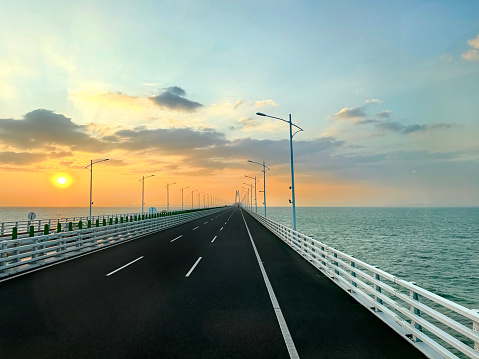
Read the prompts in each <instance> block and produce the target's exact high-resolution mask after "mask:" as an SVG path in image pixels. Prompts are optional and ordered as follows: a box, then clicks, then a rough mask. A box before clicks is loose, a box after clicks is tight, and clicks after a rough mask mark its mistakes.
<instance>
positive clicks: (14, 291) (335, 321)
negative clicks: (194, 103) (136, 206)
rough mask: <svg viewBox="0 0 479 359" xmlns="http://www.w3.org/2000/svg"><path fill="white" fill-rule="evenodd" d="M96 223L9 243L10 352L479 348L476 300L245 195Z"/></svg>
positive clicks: (456, 351) (6, 317)
mask: <svg viewBox="0 0 479 359" xmlns="http://www.w3.org/2000/svg"><path fill="white" fill-rule="evenodd" d="M80 227H82V226H80ZM86 227H87V228H78V225H76V227H75V228H72V230H71V231H64V232H57V233H50V231H49V232H48V233H43V234H42V233H40V235H35V236H33V237H30V236H24V237H21V238H16V239H9V240H3V241H1V242H0V245H1V247H0V254H1V257H0V275H2V276H3V279H0V303H2V305H1V307H0V316H1V318H2V325H1V327H0V353H1V354H0V356H1V357H5V358H32V357H34V358H42V357H44V358H49V357H72V358H76V357H91V358H97V357H98V358H100V357H101V358H108V357H115V358H123V357H124V358H131V357H142V358H148V357H151V358H159V357H166V358H183V357H208V358H210V357H219V358H269V357H271V358H273V357H274V358H288V357H289V358H424V357H429V358H436V357H437V358H440V357H451V358H454V357H471V358H478V357H479V352H478V351H477V350H479V344H478V343H479V335H478V332H477V330H478V327H479V324H478V323H479V315H478V314H477V313H475V312H474V311H472V310H469V309H467V308H464V307H461V306H459V305H458V304H456V303H453V302H450V301H448V300H446V299H443V298H441V297H438V296H436V295H434V294H433V293H430V292H427V291H426V290H424V289H422V288H420V287H417V286H415V285H414V284H413V283H409V282H405V281H401V280H400V279H398V278H395V277H394V276H392V275H390V274H388V273H386V272H382V271H380V270H379V269H378V268H375V267H373V266H369V265H368V264H367V263H364V262H361V261H359V260H357V259H354V258H353V257H351V256H348V255H347V254H344V253H342V252H340V251H337V250H335V249H334V248H330V247H328V246H326V245H325V244H322V243H321V242H319V241H317V240H315V239H312V238H309V237H307V236H305V235H303V234H301V233H299V232H295V231H293V230H291V229H289V228H287V227H285V226H282V225H281V224H279V223H276V222H274V221H271V220H269V219H267V218H264V217H262V216H259V215H257V214H255V213H253V212H250V211H247V210H245V209H243V208H238V207H221V208H215V209H208V210H203V211H194V212H191V211H187V213H177V214H175V215H168V216H163V217H160V216H153V217H152V216H149V217H148V216H147V217H142V218H133V217H130V218H129V217H126V218H125V217H120V219H118V217H117V218H116V219H113V218H112V220H111V221H109V222H107V223H105V225H102V224H101V223H100V225H99V226H96V225H95V224H92V223H90V225H89V226H86ZM441 308H446V309H447V310H448V311H449V312H454V315H449V316H447V315H445V314H442V312H441ZM459 317H460V318H459ZM468 323H469V325H468ZM452 332H455V333H456V334H451V333H452ZM464 338H465V339H464Z"/></svg>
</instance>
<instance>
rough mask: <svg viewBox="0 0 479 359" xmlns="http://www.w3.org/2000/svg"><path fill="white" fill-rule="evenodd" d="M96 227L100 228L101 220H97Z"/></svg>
mask: <svg viewBox="0 0 479 359" xmlns="http://www.w3.org/2000/svg"><path fill="white" fill-rule="evenodd" d="M95 225H96V226H97V227H100V220H99V219H98V218H97V219H96V222H95Z"/></svg>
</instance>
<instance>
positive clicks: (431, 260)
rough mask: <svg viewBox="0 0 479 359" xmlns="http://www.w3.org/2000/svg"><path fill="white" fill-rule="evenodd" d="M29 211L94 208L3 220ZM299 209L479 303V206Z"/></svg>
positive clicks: (434, 288)
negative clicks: (28, 215) (30, 213)
mask: <svg viewBox="0 0 479 359" xmlns="http://www.w3.org/2000/svg"><path fill="white" fill-rule="evenodd" d="M170 209H172V210H174V209H177V208H170ZM146 210H148V209H147V208H145V211H146ZM263 211H264V210H263V208H262V207H261V208H258V213H260V214H264V212H263ZM29 212H35V213H36V214H37V217H36V218H37V219H47V218H58V217H79V216H87V215H88V212H89V209H88V208H83V207H69V208H55V207H38V208H33V207H32V208H29V207H0V222H7V221H19V220H22V221H23V220H27V214H28V213H29ZM135 212H136V213H138V212H141V207H101V208H93V213H92V214H93V215H103V214H116V213H135ZM296 212H297V214H296V217H297V229H298V231H300V232H301V233H304V234H306V235H308V236H310V237H312V238H315V239H317V240H319V241H321V242H323V243H325V244H327V245H329V246H332V247H334V248H336V249H338V250H341V251H343V252H345V253H347V254H350V255H353V256H354V257H356V258H358V259H360V260H362V261H365V262H367V263H369V264H371V265H377V266H378V267H379V268H381V269H382V270H384V271H386V272H389V273H391V274H393V275H395V276H397V277H400V278H402V279H404V280H407V281H414V282H416V283H417V285H419V286H420V287H422V288H424V289H427V290H429V291H431V292H433V293H436V294H438V295H440V296H442V297H444V298H447V299H450V300H452V301H454V302H456V303H458V304H461V305H463V306H465V307H467V308H470V309H473V308H479V208H478V207H471V208H451V207H446V208H356V207H355V208H346V207H338V208H331V207H299V208H297V209H296ZM267 215H268V217H269V218H271V219H273V220H275V221H277V222H280V223H282V224H284V225H286V226H288V227H292V210H291V208H289V207H288V208H287V207H268V208H267Z"/></svg>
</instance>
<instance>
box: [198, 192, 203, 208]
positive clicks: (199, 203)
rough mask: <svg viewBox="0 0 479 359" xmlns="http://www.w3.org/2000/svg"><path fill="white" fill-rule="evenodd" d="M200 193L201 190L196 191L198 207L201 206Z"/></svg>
mask: <svg viewBox="0 0 479 359" xmlns="http://www.w3.org/2000/svg"><path fill="white" fill-rule="evenodd" d="M200 194H203V192H198V208H201V200H200Z"/></svg>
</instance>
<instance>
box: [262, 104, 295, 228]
mask: <svg viewBox="0 0 479 359" xmlns="http://www.w3.org/2000/svg"><path fill="white" fill-rule="evenodd" d="M256 114H257V115H258V116H265V117H270V118H274V119H276V120H280V121H283V122H286V123H289V148H290V152H291V191H292V197H293V229H294V230H296V198H295V196H294V159H293V137H294V135H295V134H297V133H298V132H301V131H304V130H303V129H302V128H301V127H299V126H297V125H295V124H294V123H293V122H292V121H291V114H289V121H286V120H283V119H282V118H279V117H274V116H269V115H265V114H264V113H261V112H256ZM293 126H294V127H296V128H297V129H298V130H297V131H296V132H295V133H293Z"/></svg>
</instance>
